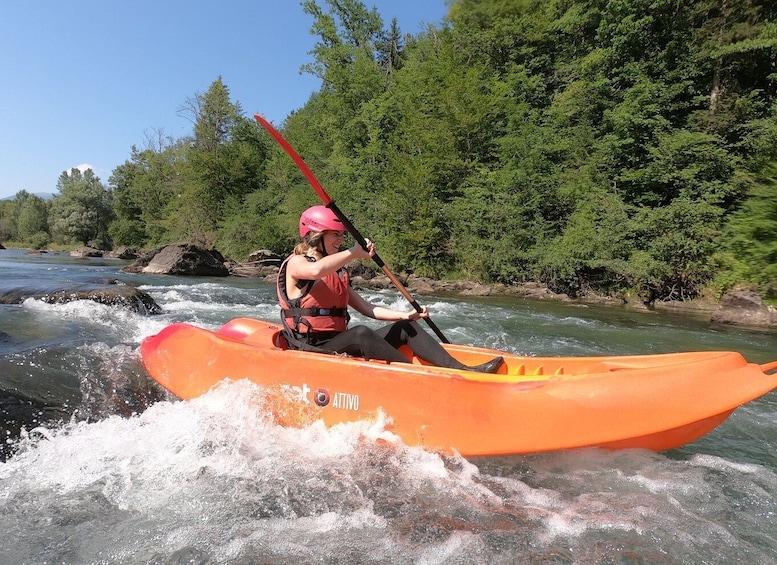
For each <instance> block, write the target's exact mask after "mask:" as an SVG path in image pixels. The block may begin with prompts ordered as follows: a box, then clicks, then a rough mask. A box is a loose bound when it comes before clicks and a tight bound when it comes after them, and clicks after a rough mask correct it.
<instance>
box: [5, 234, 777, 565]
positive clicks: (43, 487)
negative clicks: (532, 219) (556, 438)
mask: <svg viewBox="0 0 777 565" xmlns="http://www.w3.org/2000/svg"><path fill="white" fill-rule="evenodd" d="M125 264H126V263H125V262H122V261H111V260H101V259H88V260H86V259H73V258H70V257H69V256H67V255H65V254H53V253H49V254H42V255H26V254H25V253H24V252H23V251H20V250H0V293H2V292H4V291H8V290H9V289H14V288H33V289H34V288H50V287H53V286H57V285H63V286H67V285H72V284H78V283H87V282H88V283H93V282H100V281H120V282H122V283H125V284H130V285H134V286H138V287H140V288H142V289H143V290H145V291H146V292H148V293H149V294H150V295H151V296H152V297H153V298H154V300H155V301H156V302H157V303H158V304H159V305H160V306H161V307H162V309H163V313H162V314H159V315H154V316H146V315H142V314H137V313H134V312H130V311H128V310H125V309H122V308H120V307H108V306H104V305H100V304H97V303H94V302H90V301H76V302H70V303H66V304H46V303H44V302H41V301H38V300H31V299H28V300H27V301H25V302H24V303H23V304H20V305H18V304H15V305H0V433H2V434H3V436H2V451H0V455H2V457H0V565H21V564H44V563H45V564H54V563H57V564H60V563H64V564H114V563H117V564H118V563H121V564H136V563H137V564H184V563H187V564H189V563H191V564H210V563H214V564H215V563H219V564H222V563H223V564H249V563H250V564H260V563H272V564H292V563H293V564H297V563H332V564H335V563H338V564H340V563H386V564H389V563H390V564H403V563H408V564H410V563H425V564H438V563H440V564H443V563H444V564H470V563H483V564H499V563H511V564H512V563H518V564H520V563H549V564H551V563H552V564H657V563H660V564H719V563H748V564H770V563H777V393H776V392H771V393H769V394H767V395H766V396H764V397H762V398H760V399H758V400H756V401H754V402H751V403H749V404H747V405H745V406H743V407H741V408H739V409H738V410H737V411H736V412H735V413H734V414H733V415H732V416H731V417H730V418H729V419H728V420H727V421H725V422H724V423H723V424H722V425H721V426H719V427H718V428H717V429H716V430H714V431H713V432H712V433H710V434H708V435H707V436H705V437H703V438H701V439H700V440H698V441H696V442H694V443H692V444H689V445H687V446H684V447H683V448H680V449H676V450H672V451H669V452H664V453H651V452H646V451H641V450H627V451H618V452H607V451H603V450H597V449H584V450H576V451H569V452H559V453H547V454H541V455H532V456H520V457H500V458H485V459H477V460H467V459H464V458H461V457H458V456H455V455H453V456H451V455H440V454H437V453H432V452H428V451H425V450H423V449H420V448H414V447H408V446H406V445H404V444H402V442H401V441H399V440H398V439H397V438H396V437H392V436H391V434H390V433H389V432H388V431H387V430H386V429H385V427H384V425H383V423H381V422H360V423H354V424H348V425H340V426H335V427H332V428H326V427H324V426H323V425H321V424H319V423H317V424H313V425H311V426H310V427H307V428H303V429H291V428H284V427H281V426H278V425H276V424H275V423H274V422H273V421H272V419H271V418H269V417H267V416H266V411H263V410H262V406H263V403H264V401H265V400H264V394H265V391H263V390H262V389H261V388H259V387H256V386H254V385H252V384H250V383H247V382H232V383H227V384H225V385H223V386H219V387H217V388H215V389H214V390H212V391H211V392H209V393H208V394H206V395H205V396H203V397H201V398H198V399H196V400H193V401H186V402H182V401H179V400H177V399H175V398H174V397H172V396H170V395H169V394H167V393H166V392H165V391H164V390H161V389H160V388H159V387H158V386H157V385H156V384H155V383H154V382H153V381H152V380H151V379H150V378H149V377H148V375H147V374H146V372H145V370H144V369H143V367H142V365H141V363H140V359H139V356H138V346H139V344H140V342H141V340H142V339H143V338H144V337H146V336H148V335H152V334H155V333H157V332H159V331H160V330H161V329H162V328H164V327H165V326H166V325H168V324H170V323H172V322H178V321H186V322H189V323H193V324H197V325H200V326H203V327H207V328H211V329H215V328H218V327H219V326H220V325H222V324H223V323H225V322H227V321H229V320H230V319H232V318H235V317H238V316H254V317H260V318H264V319H270V320H275V319H276V318H277V316H278V308H277V303H276V301H275V298H274V288H273V287H272V286H271V285H268V284H266V283H263V282H261V281H259V280H258V279H250V278H234V277H229V278H184V277H166V276H146V275H132V274H127V273H123V272H121V271H120V269H121V267H122V266H124V265H125ZM365 295H366V297H367V298H368V299H369V300H371V301H373V302H379V303H382V304H385V305H389V306H392V307H401V308H405V306H404V305H403V299H402V298H401V296H400V295H399V294H398V293H396V292H388V291H386V292H375V291H366V292H365ZM419 301H420V302H421V303H423V304H426V305H428V306H429V307H430V310H431V312H432V314H433V318H434V320H435V322H436V324H437V325H438V326H439V327H440V329H441V330H442V331H443V332H444V333H445V334H446V335H447V337H448V338H449V339H450V340H451V341H453V342H456V343H466V344H473V345H484V346H487V347H492V348H496V349H502V350H507V351H513V352H518V353H522V354H526V355H558V356H571V355H598V354H604V355H606V354H624V353H635V354H636V353H660V352H670V351H688V350H714V349H725V350H736V351H740V352H741V353H743V354H744V355H745V357H746V358H747V359H748V360H750V361H754V362H757V363H765V362H767V361H771V360H774V359H777V333H775V332H773V331H757V330H748V329H742V328H731V327H722V326H715V325H712V324H710V323H709V322H706V321H704V320H701V319H697V320H694V319H689V318H688V317H680V316H676V315H670V314H665V313H655V312H636V311H631V310H626V309H621V308H615V307H609V308H598V307H584V306H579V305H568V304H559V303H550V302H536V301H535V302H533V301H528V300H524V299H518V298H514V297H498V298H497V297H489V298H477V299H476V298H467V299H462V298H461V297H449V296H433V297H419ZM357 318H358V317H357ZM360 321H364V320H360ZM370 323H372V322H370ZM732 386H736V383H732ZM569 425H570V426H574V425H575V424H574V422H573V421H570V423H569ZM488 432H489V431H488V430H487V429H484V430H482V433H483V434H488Z"/></svg>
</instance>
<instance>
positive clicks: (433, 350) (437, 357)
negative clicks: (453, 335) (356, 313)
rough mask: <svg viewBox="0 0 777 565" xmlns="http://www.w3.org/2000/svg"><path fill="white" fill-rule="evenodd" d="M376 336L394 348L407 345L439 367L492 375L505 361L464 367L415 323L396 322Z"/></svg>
mask: <svg viewBox="0 0 777 565" xmlns="http://www.w3.org/2000/svg"><path fill="white" fill-rule="evenodd" d="M375 334H377V335H379V336H382V337H383V339H385V340H386V341H387V342H388V343H390V344H391V345H392V347H396V348H399V346H401V345H404V344H407V345H408V346H409V347H410V349H412V350H413V351H414V352H415V354H416V355H418V356H419V357H420V358H421V359H423V360H424V361H426V362H427V363H431V364H432V365H436V366H438V367H446V368H448V369H461V370H465V371H480V372H484V373H492V372H495V371H497V370H498V369H499V367H500V365H501V364H502V361H503V359H502V358H501V357H496V358H494V359H492V360H491V361H489V362H488V363H483V364H482V365H478V366H477V367H470V366H468V365H464V364H463V363H461V362H459V361H457V360H456V359H454V358H453V357H451V354H450V353H448V352H447V351H446V350H445V349H444V348H443V347H442V346H441V345H440V344H439V343H438V342H437V340H435V339H434V338H433V337H432V336H430V335H429V334H428V333H426V332H425V331H424V330H423V328H422V327H421V326H420V325H419V324H418V322H415V321H409V320H402V321H401V322H394V323H393V324H390V325H388V326H384V327H382V328H380V329H379V330H376V331H375Z"/></svg>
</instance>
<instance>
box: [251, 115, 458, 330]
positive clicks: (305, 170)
mask: <svg viewBox="0 0 777 565" xmlns="http://www.w3.org/2000/svg"><path fill="white" fill-rule="evenodd" d="M254 119H256V121H257V123H258V124H259V125H260V126H262V127H263V128H264V129H265V130H267V133H269V134H270V135H271V136H272V137H273V138H274V139H275V141H277V142H278V143H279V144H280V146H281V147H283V150H284V151H286V154H287V155H288V156H289V157H291V158H292V160H293V161H294V162H295V163H296V164H297V167H299V170H300V171H302V174H304V175H305V178H307V179H308V182H309V183H310V186H312V187H313V190H315V191H316V194H318V197H319V198H321V201H322V202H323V203H324V206H326V207H327V208H329V209H330V210H332V212H334V213H335V215H336V216H337V217H338V218H339V219H340V221H341V222H343V225H344V226H345V228H346V229H347V230H348V232H349V233H350V234H351V235H352V236H353V237H354V239H356V242H357V243H358V244H359V245H361V246H362V247H363V248H364V249H367V242H366V241H365V239H364V237H362V234H360V233H359V230H357V229H356V228H355V227H354V226H353V224H352V223H351V220H349V219H348V218H347V217H346V215H345V214H343V212H342V211H341V210H340V208H338V207H337V204H335V201H334V200H332V198H331V197H330V196H329V195H328V194H327V193H326V190H324V187H323V186H321V183H320V182H318V179H317V178H316V176H315V175H314V174H313V171H311V170H310V168H309V167H308V166H307V165H306V164H305V161H303V160H302V157H300V156H299V154H298V153H297V152H296V151H295V150H294V148H293V147H292V146H291V145H289V142H288V141H286V140H285V139H284V138H283V136H282V135H281V134H280V133H279V132H278V130H276V129H275V128H274V127H273V125H272V124H271V123H270V122H268V121H267V120H265V119H264V118H263V117H262V116H261V115H259V114H254ZM372 259H373V260H374V261H375V263H376V264H377V265H378V267H380V269H381V270H382V271H383V273H384V274H385V275H386V276H387V277H388V278H389V280H390V281H391V282H392V283H393V284H394V286H395V287H397V290H399V292H400V293H401V294H402V296H404V297H405V299H406V300H407V301H408V302H409V303H410V305H411V306H412V307H413V308H415V310H416V312H419V313H420V312H422V311H423V310H422V309H421V306H420V305H419V304H418V302H416V300H415V299H414V298H413V297H412V296H411V295H410V293H409V292H408V291H407V289H406V288H405V287H404V285H403V284H402V283H401V282H399V279H397V277H395V276H394V274H393V273H392V272H391V271H390V270H389V268H388V267H387V266H386V264H385V263H384V262H383V259H381V258H380V256H379V255H378V254H377V253H375V255H373V256H372ZM424 321H425V322H426V323H427V324H428V325H429V327H430V328H432V330H433V331H434V333H435V334H437V337H439V338H440V341H442V342H443V343H450V341H448V338H446V337H445V336H444V335H443V333H442V332H441V331H440V328H438V327H437V325H436V324H435V323H434V322H433V321H432V320H431V319H430V318H424Z"/></svg>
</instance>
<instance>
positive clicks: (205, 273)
mask: <svg viewBox="0 0 777 565" xmlns="http://www.w3.org/2000/svg"><path fill="white" fill-rule="evenodd" d="M224 262H225V260H224V257H223V255H221V253H219V252H218V251H216V250H215V249H205V248H204V247H202V246H200V245H197V244H194V243H173V244H171V245H167V246H165V247H162V248H161V249H156V250H154V251H152V252H150V253H147V254H146V255H144V256H141V257H139V258H138V259H137V260H136V261H135V263H133V264H132V265H129V266H127V267H125V268H124V269H123V270H124V271H127V272H131V273H144V274H152V275H184V276H200V277H225V276H227V275H229V270H228V269H227V267H226V266H225V265H224Z"/></svg>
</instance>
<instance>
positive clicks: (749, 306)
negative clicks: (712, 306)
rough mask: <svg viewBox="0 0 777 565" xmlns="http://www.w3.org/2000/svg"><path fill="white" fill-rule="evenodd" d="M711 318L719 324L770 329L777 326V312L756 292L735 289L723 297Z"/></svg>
mask: <svg viewBox="0 0 777 565" xmlns="http://www.w3.org/2000/svg"><path fill="white" fill-rule="evenodd" d="M710 318H711V320H712V321H713V322H715V323H718V324H730V325H736V326H753V327H769V326H772V325H775V324H777V310H775V309H774V308H773V307H771V306H767V305H766V304H764V301H763V299H762V298H761V297H760V296H758V294H756V293H755V292H753V291H750V290H738V289H735V290H732V291H729V292H727V293H726V294H724V295H723V297H722V298H721V299H720V306H719V307H718V309H717V310H716V311H714V312H713V313H712V315H711V316H710Z"/></svg>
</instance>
